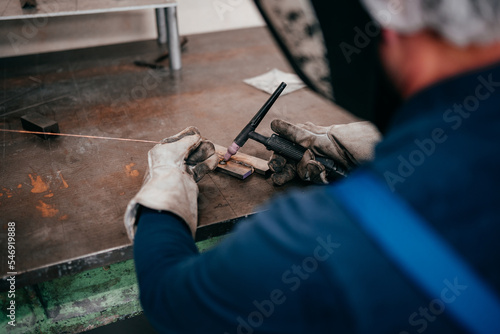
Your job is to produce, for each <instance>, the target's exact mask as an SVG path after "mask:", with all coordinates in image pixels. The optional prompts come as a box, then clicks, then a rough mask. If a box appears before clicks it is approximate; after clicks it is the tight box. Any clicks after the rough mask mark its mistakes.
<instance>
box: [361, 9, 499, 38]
mask: <svg viewBox="0 0 500 334" xmlns="http://www.w3.org/2000/svg"><path fill="white" fill-rule="evenodd" d="M362 2H363V3H364V5H365V6H366V8H367V9H368V12H369V13H370V14H371V15H372V17H373V18H374V19H375V20H376V21H377V22H378V23H380V24H381V25H382V26H383V27H384V28H389V29H393V30H396V31H399V32H401V33H411V32H416V31H418V30H421V29H432V30H433V31H435V32H437V33H438V34H440V35H441V36H442V37H443V38H444V39H446V40H448V41H450V42H452V43H454V44H456V45H458V46H467V45H470V44H488V43H493V42H496V41H500V0H362Z"/></svg>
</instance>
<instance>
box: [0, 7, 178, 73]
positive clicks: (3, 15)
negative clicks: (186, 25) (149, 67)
mask: <svg viewBox="0 0 500 334" xmlns="http://www.w3.org/2000/svg"><path fill="white" fill-rule="evenodd" d="M141 9H155V14H156V26H157V28H158V43H160V44H165V43H167V42H168V49H169V53H170V58H169V59H170V68H171V69H172V70H179V69H180V68H181V67H182V62H181V49H180V43H179V30H178V24H177V1H175V0H85V1H78V0H50V1H49V0H38V1H37V6H36V8H24V9H23V8H21V5H20V2H19V1H18V0H8V1H3V2H2V3H1V4H0V21H2V20H20V19H40V18H49V17H54V16H72V15H84V14H100V13H109V12H123V11H129V10H141ZM35 24H38V21H35Z"/></svg>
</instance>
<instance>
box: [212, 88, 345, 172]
mask: <svg viewBox="0 0 500 334" xmlns="http://www.w3.org/2000/svg"><path fill="white" fill-rule="evenodd" d="M285 87H286V83H284V82H282V83H281V84H280V85H279V86H278V88H277V89H276V90H275V91H274V93H273V94H272V95H271V97H270V98H269V99H268V100H267V101H266V103H264V105H263V106H262V108H260V110H259V111H258V112H257V114H255V116H254V117H253V118H252V119H251V120H250V122H249V123H248V124H247V125H246V126H245V127H244V128H243V130H241V132H240V133H239V134H238V136H236V138H235V139H234V142H233V143H232V144H231V146H229V147H228V149H227V152H226V154H224V159H223V160H222V161H221V163H225V162H226V161H228V160H229V159H231V156H233V155H235V154H236V152H238V150H239V149H240V148H241V147H242V146H243V145H245V143H246V142H247V140H248V139H253V140H255V141H256V142H259V143H261V144H264V146H265V147H266V149H268V150H269V151H274V152H275V153H276V154H279V155H282V156H284V157H286V158H288V159H291V160H294V161H296V162H298V161H300V160H301V159H302V157H303V156H304V153H305V151H306V150H307V149H306V148H305V147H302V146H301V145H299V144H297V143H294V142H292V141H290V140H288V139H285V138H283V137H280V136H279V135H277V134H275V133H274V134H272V135H271V137H266V136H263V135H261V134H259V133H257V132H255V130H256V129H257V127H258V126H259V124H260V122H261V121H262V119H264V117H265V116H266V114H267V113H268V111H269V110H270V109H271V107H272V106H273V104H274V102H276V100H277V99H278V97H279V96H280V95H281V93H282V92H283V90H284V89H285ZM315 159H316V161H318V162H319V163H321V164H322V165H323V166H325V169H326V171H327V172H329V173H336V174H339V175H342V176H345V174H346V173H345V171H344V170H343V169H342V168H341V167H340V166H339V165H338V164H337V163H336V162H335V161H334V160H333V159H330V158H326V157H322V156H315Z"/></svg>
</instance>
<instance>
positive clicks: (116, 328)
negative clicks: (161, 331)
mask: <svg viewBox="0 0 500 334" xmlns="http://www.w3.org/2000/svg"><path fill="white" fill-rule="evenodd" d="M85 333H88V334H115V333H120V334H136V333H141V334H157V332H156V331H155V330H154V329H153V327H152V326H151V325H150V324H149V322H148V319H146V316H145V315H144V314H141V315H138V316H136V317H133V318H129V319H127V320H122V321H117V322H115V323H112V324H109V325H106V326H103V327H99V328H96V329H93V330H90V331H87V332H85Z"/></svg>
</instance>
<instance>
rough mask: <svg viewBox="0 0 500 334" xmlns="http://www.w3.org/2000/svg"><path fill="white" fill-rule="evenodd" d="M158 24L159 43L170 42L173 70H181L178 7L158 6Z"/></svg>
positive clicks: (171, 67)
mask: <svg viewBox="0 0 500 334" xmlns="http://www.w3.org/2000/svg"><path fill="white" fill-rule="evenodd" d="M156 26H157V28H158V43H160V44H165V43H167V42H168V53H169V60H170V69H171V70H174V71H175V70H180V69H181V68H182V61H181V44H180V39H179V28H178V25H177V7H167V8H157V9H156Z"/></svg>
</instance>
